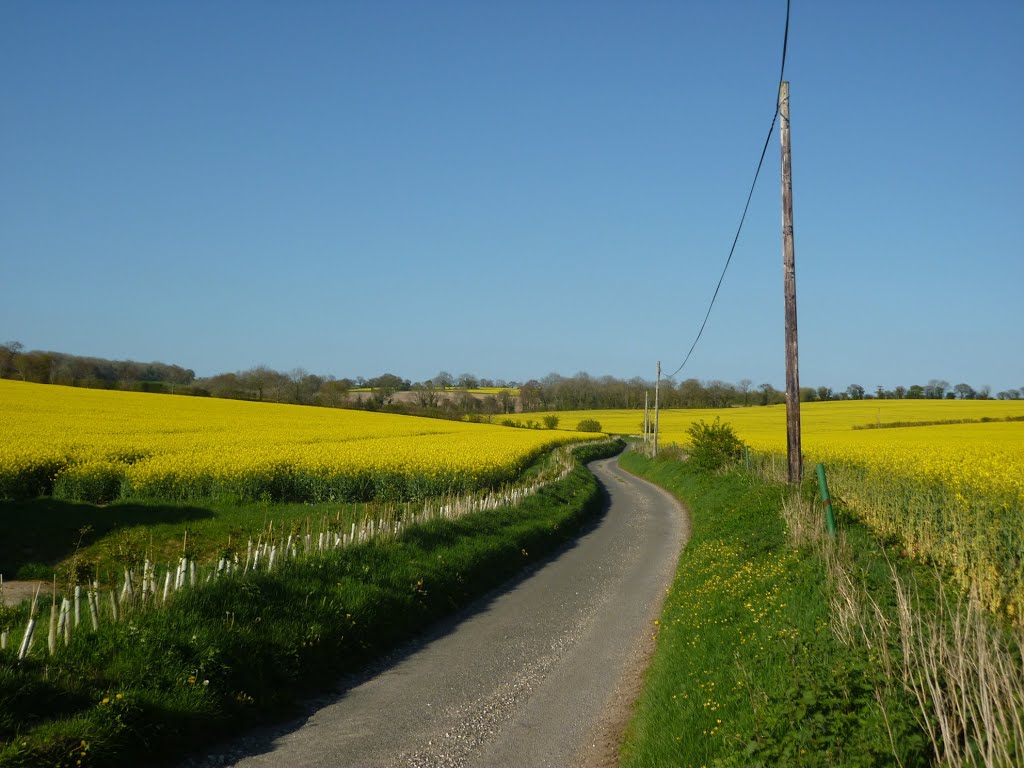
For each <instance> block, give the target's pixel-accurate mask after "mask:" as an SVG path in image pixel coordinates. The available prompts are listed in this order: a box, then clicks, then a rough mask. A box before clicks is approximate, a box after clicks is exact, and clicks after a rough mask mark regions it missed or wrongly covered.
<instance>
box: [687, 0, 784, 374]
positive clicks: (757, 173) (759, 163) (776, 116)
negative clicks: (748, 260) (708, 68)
mask: <svg viewBox="0 0 1024 768" xmlns="http://www.w3.org/2000/svg"><path fill="white" fill-rule="evenodd" d="M789 3H790V0H786V29H785V32H783V35H782V66H781V68H780V69H779V87H780V88H781V87H782V80H783V78H784V76H785V74H786V47H787V45H788V43H789ZM775 92H776V94H777V93H778V88H776V91H775ZM778 119H779V100H778V98H777V97H776V99H775V114H774V115H772V124H771V126H769V128H768V135H767V136H765V139H764V147H762V149H761V159H760V160H758V161H757V170H756V171H754V180H753V181H752V182H751V184H750V192H749V193H748V194H747V202H746V205H744V206H743V215H742V216H740V224H739V226H738V227H736V236H735V237H734V238H733V239H732V247H731V248H729V257H728V258H727V259H726V260H725V266H724V267H723V268H722V274H721V276H720V277H719V278H718V285H716V286H715V292H714V294H713V295H712V296H711V303H710V304H709V305H708V311H707V313H706V314H705V315H704V322H702V323H701V324H700V330H699V331H697V338H695V339H694V340H693V344H691V345H690V351H689V352H687V353H686V357H685V358H683V362H682V363H680V364H679V367H678V368H676V369H675V370H674V371H672V373H670V374H669V378H670V379H671V378H672V377H673V376H675V375H676V374H677V373H679V372H680V371H681V370H683V366H685V365H686V363H687V361H689V359H690V355H692V354H693V350H694V348H695V347H696V346H697V342H698V341H700V337H701V336H702V335H703V334H704V326H706V325H707V324H708V318H709V317H711V309H712V307H714V306H715V299H717V298H718V290H719V289H720V288H721V287H722V281H723V280H724V279H725V273H726V270H728V269H729V262H731V261H732V255H733V253H734V252H735V251H736V243H738V242H739V239H740V232H741V231H742V230H743V222H744V221H746V218H747V210H748V209H749V208H750V200H751V198H753V196H754V187H755V186H757V177H758V176H760V175H761V166H762V165H764V156H765V154H767V152H768V144H769V143H770V142H771V139H772V133H773V132H774V131H775V122H776V121H777V120H778Z"/></svg>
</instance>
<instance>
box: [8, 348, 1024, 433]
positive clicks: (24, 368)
mask: <svg viewBox="0 0 1024 768" xmlns="http://www.w3.org/2000/svg"><path fill="white" fill-rule="evenodd" d="M0 377H3V378H9V379H18V380H21V381H29V382H35V383H39V384H64V385H68V386H76V387H92V388H99V389H121V390H132V391H141V392H165V393H171V394H183V395H185V394H187V395H195V396H200V397H222V398H230V399H236V400H254V401H262V402H274V403H295V404H302V405H318V406H324V407H331V408H359V409H366V410H379V411H387V412H391V413H405V414H413V415H422V416H432V417H439V418H455V419H461V418H466V417H467V416H468V417H469V418H471V419H478V420H490V419H491V418H492V417H493V416H496V415H507V414H512V413H517V412H536V411H576V410H605V409H642V408H643V407H644V398H645V396H646V397H647V398H648V402H649V404H650V405H651V406H652V407H653V405H654V388H655V385H654V382H653V381H650V380H645V379H642V378H640V377H634V378H631V379H619V378H615V377H614V376H601V377H595V376H591V375H590V374H588V373H577V374H576V375H575V376H561V375H559V374H556V373H552V374H549V375H548V376H545V377H544V378H543V379H540V380H537V379H531V380H530V381H527V382H525V383H519V382H517V381H506V380H504V379H487V378H480V377H477V376H475V375H473V374H470V373H463V374H460V375H458V376H453V375H452V374H451V373H448V372H447V371H440V372H439V373H438V374H436V375H435V376H433V377H432V378H431V379H428V380H425V381H419V382H413V381H410V380H409V379H406V378H402V377H401V376H398V375H396V374H393V373H383V374H380V375H379V376H374V377H372V378H364V377H362V376H357V377H355V378H335V377H334V376H320V375H317V374H312V373H309V372H308V371H306V370H305V369H303V368H295V369H293V370H291V371H288V372H284V371H277V370H275V369H273V368H270V367H268V366H264V365H258V366H255V367H253V368H249V369H247V370H244V371H236V372H234V373H219V374H216V375H214V376H209V377H197V376H196V375H195V372H194V371H192V370H191V369H187V368H182V367H181V366H178V365H168V364H166V363H158V362H153V363H139V362H135V361H130V360H126V361H115V360H105V359H102V358H96V357H81V356H78V355H69V354H65V353H62V352H41V351H38V350H34V351H26V350H25V349H24V347H23V346H22V344H20V343H19V342H16V341H9V342H7V343H5V344H0ZM480 389H487V390H491V391H488V392H486V393H480V392H478V391H477V392H472V391H471V390H480ZM991 397H992V394H991V388H990V387H987V386H983V387H979V388H977V389H975V388H974V387H972V386H971V385H969V384H957V385H955V386H950V384H949V382H947V381H943V380H941V379H931V380H930V381H929V382H928V383H927V384H923V385H922V384H912V385H910V386H909V387H903V386H898V387H895V388H893V389H891V390H887V389H885V388H883V387H881V386H879V387H876V389H875V391H874V392H873V393H872V392H869V391H867V390H866V389H865V388H864V387H863V386H861V385H859V384H851V385H850V386H848V387H847V388H846V389H845V390H841V391H838V392H837V391H833V390H832V389H831V388H830V387H804V388H802V389H801V390H800V399H801V401H803V402H811V401H822V400H870V399H909V400H913V399H932V400H937V399H960V400H970V399H989V398H991ZM995 397H996V398H998V399H1000V400H1019V399H1024V387H1022V388H1020V389H1008V390H1006V391H1003V392H999V393H998V394H996V395H995ZM659 401H660V404H661V407H663V408H730V407H736V406H753V405H778V404H781V403H785V401H786V398H785V393H784V392H781V391H779V390H778V389H776V388H775V387H773V386H772V385H771V384H768V383H762V384H759V385H757V386H754V384H753V382H752V381H751V380H750V379H741V380H740V381H739V382H737V383H735V384H732V383H728V382H724V381H719V380H717V379H712V380H707V381H700V380H698V379H694V378H689V379H685V380H683V381H679V382H676V381H673V380H671V379H662V381H661V387H660V391H659Z"/></svg>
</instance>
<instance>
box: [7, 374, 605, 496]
mask: <svg viewBox="0 0 1024 768" xmlns="http://www.w3.org/2000/svg"><path fill="white" fill-rule="evenodd" d="M0 412H2V413H3V420H2V423H0V497H12V496H25V495H36V494H38V493H40V492H43V493H47V492H53V493H54V494H55V495H57V496H63V497H68V498H85V499H92V500H108V499H111V498H116V497H119V496H122V497H126V496H139V497H150V498H162V499H168V500H188V499H203V498H209V497H211V496H217V495H229V496H236V497H239V498H246V499H261V498H268V499H275V500H276V499H295V500H308V501H323V500H329V499H345V500H367V499H418V498H423V497H425V496H434V495H442V494H448V493H462V492H466V491H471V490H476V489H480V488H486V487H495V486H498V485H500V484H502V483H506V482H509V481H511V480H513V479H514V478H515V477H516V476H517V475H518V474H519V473H520V472H521V471H522V469H523V468H524V467H525V466H526V465H527V464H528V463H529V462H530V461H532V460H533V459H534V458H535V457H536V456H537V455H539V454H540V453H541V452H543V451H545V450H547V449H548V448H551V447H553V446H555V445H558V444H563V443H567V442H572V441H576V440H589V439H593V438H594V435H592V434H589V435H584V434H580V433H575V432H568V431H551V430H522V429H511V428H508V427H501V426H496V425H488V424H468V423H461V422H454V421H443V420H438V419H425V418H417V417H412V416H399V415H393V414H377V413H367V412H363V411H347V410H334V409H327V408H313V407H308V406H296V405H281V404H272V403H253V402H242V401H235V400H214V399H208V398H195V397H187V396H174V395H151V394H142V393H132V392H110V391H103V390H91V389H76V388H71V387H60V386H50V385H38V384H26V383H22V382H16V381H6V380H0Z"/></svg>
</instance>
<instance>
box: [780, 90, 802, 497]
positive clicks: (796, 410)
mask: <svg viewBox="0 0 1024 768" xmlns="http://www.w3.org/2000/svg"><path fill="white" fill-rule="evenodd" d="M779 117H780V118H781V119H780V121H779V134H780V136H781V138H782V273H783V278H784V283H785V288H784V290H785V294H786V455H787V457H788V458H789V482H790V483H794V484H796V483H799V482H800V479H801V478H802V477H803V458H802V457H801V455H800V360H799V356H798V354H797V336H796V265H795V263H794V254H793V167H792V163H791V161H790V154H789V81H788V80H783V81H782V83H780V85H779Z"/></svg>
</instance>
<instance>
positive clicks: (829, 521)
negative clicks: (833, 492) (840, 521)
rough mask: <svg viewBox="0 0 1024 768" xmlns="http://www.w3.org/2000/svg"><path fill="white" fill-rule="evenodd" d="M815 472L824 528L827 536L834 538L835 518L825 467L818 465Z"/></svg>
mask: <svg viewBox="0 0 1024 768" xmlns="http://www.w3.org/2000/svg"><path fill="white" fill-rule="evenodd" d="M817 470H818V490H819V491H820V492H821V503H822V505H823V506H824V507H825V528H826V529H827V530H828V535H829V536H831V537H832V538H835V536H836V518H835V515H833V514H832V497H831V496H830V495H829V493H828V483H827V482H826V481H825V465H824V464H819V465H818V466H817Z"/></svg>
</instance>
